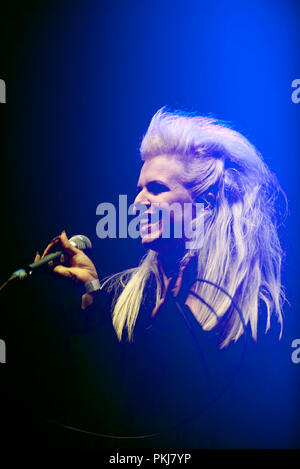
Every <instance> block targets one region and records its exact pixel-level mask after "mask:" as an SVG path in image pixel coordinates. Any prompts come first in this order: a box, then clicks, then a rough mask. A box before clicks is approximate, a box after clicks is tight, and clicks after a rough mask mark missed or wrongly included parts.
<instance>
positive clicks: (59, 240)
mask: <svg viewBox="0 0 300 469" xmlns="http://www.w3.org/2000/svg"><path fill="white" fill-rule="evenodd" d="M58 245H60V247H62V248H63V251H64V252H65V253H66V254H68V256H70V257H72V256H74V254H77V253H78V251H79V249H77V248H75V247H74V246H72V244H71V243H70V241H69V240H68V237H67V235H66V232H65V230H64V231H63V232H62V233H61V234H60V235H59V236H56V237H55V238H53V240H52V241H51V243H50V244H48V246H47V247H46V249H45V251H44V252H43V255H42V257H45V256H47V254H49V253H50V252H51V251H53V249H54V248H55V247H56V246H58Z"/></svg>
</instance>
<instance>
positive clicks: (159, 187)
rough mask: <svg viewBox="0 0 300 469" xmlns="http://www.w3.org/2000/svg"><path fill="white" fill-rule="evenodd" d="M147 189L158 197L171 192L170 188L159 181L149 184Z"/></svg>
mask: <svg viewBox="0 0 300 469" xmlns="http://www.w3.org/2000/svg"><path fill="white" fill-rule="evenodd" d="M147 189H148V191H149V192H151V194H154V195H157V194H161V193H162V192H167V191H169V190H170V189H169V187H168V186H166V185H165V184H163V183H161V182H158V181H151V182H149V183H148V184H147Z"/></svg>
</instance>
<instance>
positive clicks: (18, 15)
mask: <svg viewBox="0 0 300 469" xmlns="http://www.w3.org/2000/svg"><path fill="white" fill-rule="evenodd" d="M299 21H300V20H299V4H298V2H293V1H291V0H289V1H286V0H285V1H284V0H282V1H281V0H279V1H267V0H266V1H251V2H250V1H245V2H239V1H234V0H229V1H221V0H220V1H216V2H212V3H209V2H204V1H196V0H188V1H184V2H183V1H180V0H173V1H171V0H165V1H163V2H161V1H156V0H152V1H148V0H145V1H136V0H130V1H126V2H125V1H122V0H116V1H107V2H101V1H93V0H90V1H88V2H84V1H79V0H75V1H69V2H68V1H47V0H44V1H43V2H40V1H32V0H31V1H27V2H15V1H12V2H10V3H9V6H6V9H4V6H3V5H2V6H1V28H0V40H1V47H0V54H1V56H0V78H1V79H4V80H5V82H6V87H7V103H6V104H0V117H1V142H0V144H1V200H2V213H1V246H2V250H1V252H2V254H1V265H0V273H1V276H0V277H1V279H2V281H4V280H5V279H6V278H7V277H8V276H9V274H10V273H11V272H12V271H14V270H15V269H16V268H18V267H21V266H22V265H23V264H26V263H28V262H29V261H31V260H32V259H33V257H34V255H35V251H36V250H37V249H38V250H40V251H42V250H43V247H44V246H45V245H46V244H47V243H48V241H49V240H50V239H51V238H52V237H53V236H55V235H56V234H58V233H60V232H61V231H62V230H63V229H66V231H67V234H69V235H72V234H76V233H83V234H86V235H88V236H89V237H90V238H91V240H92V242H93V245H94V250H93V259H94V260H95V263H96V264H97V266H98V269H99V272H100V274H102V275H107V274H110V273H113V272H116V271H119V270H122V269H124V268H126V267H128V266H134V265H136V263H137V262H138V260H139V259H140V257H141V255H142V254H143V249H142V248H141V246H140V245H139V242H138V241H135V240H131V239H125V240H114V239H106V240H99V239H98V238H97V236H96V223H97V220H98V218H97V217H96V207H97V205H98V204H99V203H101V202H113V203H117V201H118V195H119V194H128V200H129V201H132V200H133V198H134V194H135V186H136V181H137V177H138V173H139V168H140V162H139V151H138V149H139V144H140V141H141V137H142V135H143V133H144V132H145V131H146V129H147V126H148V124H149V121H150V119H151V117H152V115H153V114H154V112H156V111H157V110H158V109H159V108H160V107H162V106H165V105H167V106H169V107H170V108H171V109H183V110H186V111H197V112H199V113H201V114H203V115H212V116H214V117H217V118H220V119H222V120H225V121H229V122H230V123H231V124H232V125H233V127H234V128H236V129H237V130H238V131H241V132H242V133H243V134H245V135H246V136H247V137H248V138H249V139H250V141H252V142H253V143H254V144H255V145H256V146H257V148H258V149H259V150H260V151H261V152H262V154H263V156H264V158H265V160H266V161H267V163H268V164H269V166H270V167H271V169H272V170H273V171H274V172H275V173H276V174H277V175H278V178H279V181H280V183H281V185H282V187H283V189H284V190H285V191H286V194H287V198H288V202H289V214H288V217H287V219H286V221H285V222H284V226H283V227H282V228H281V229H280V237H281V240H282V243H283V247H284V250H285V251H286V259H285V263H284V267H283V282H284V284H285V286H286V292H287V297H288V299H289V302H290V305H288V304H287V305H286V307H285V316H286V317H287V318H288V320H289V328H287V330H286V332H285V334H284V337H283V340H284V341H285V345H286V348H285V350H286V354H285V356H284V357H282V363H274V373H278V372H280V370H281V369H282V370H283V371H284V376H285V375H286V374H287V375H288V376H289V379H290V380H291V385H290V386H291V389H294V390H295V394H294V399H292V401H291V402H285V403H281V405H285V406H286V411H287V414H288V415H291V440H290V441H291V446H295V444H296V443H295V438H293V437H292V436H293V435H296V433H297V431H298V430H297V428H296V421H295V420H293V418H294V417H292V416H295V415H298V414H299V404H298V403H297V395H296V386H297V384H299V373H300V364H298V365H297V364H293V363H292V362H291V358H290V357H291V353H292V348H291V341H292V340H293V339H295V338H300V327H299V310H300V296H299V287H298V286H299V280H298V279H299V275H298V274H299V269H298V264H299V258H300V251H299V242H298V240H299V217H298V203H299V151H300V140H299V123H300V103H299V104H295V103H293V102H292V100H291V94H292V91H293V89H292V88H291V83H292V81H293V80H294V79H296V78H300V77H299V74H300V71H299V63H300V61H299V58H300V57H299V54H300V53H299V50H300V49H299V35H300V33H299ZM12 295H13V296H16V297H17V299H18V301H19V314H22V315H26V314H27V313H28V311H30V309H31V308H32V305H31V304H30V302H28V301H27V300H26V299H25V297H24V296H22V295H23V293H22V289H20V287H16V290H9V293H6V294H4V293H3V295H2V298H3V302H2V306H1V314H2V315H7V314H11V311H10V306H9V304H10V298H11V296H12ZM14 314H16V313H14ZM17 323H18V317H17V315H16V324H17ZM28 340H29V339H28ZM7 353H8V357H9V348H8V351H7ZM0 366H1V369H0V371H1V372H2V376H4V374H3V373H5V372H4V367H7V368H8V367H9V366H10V364H9V360H8V362H7V363H6V364H5V365H0ZM4 379H5V378H4Z"/></svg>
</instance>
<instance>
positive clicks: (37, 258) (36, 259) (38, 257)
mask: <svg viewBox="0 0 300 469" xmlns="http://www.w3.org/2000/svg"><path fill="white" fill-rule="evenodd" d="M40 258H41V256H40V253H39V252H38V251H37V252H36V255H35V258H34V261H33V262H37V261H39V260H40Z"/></svg>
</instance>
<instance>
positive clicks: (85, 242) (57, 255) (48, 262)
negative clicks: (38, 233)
mask: <svg viewBox="0 0 300 469" xmlns="http://www.w3.org/2000/svg"><path fill="white" fill-rule="evenodd" d="M69 241H70V243H71V244H72V246H74V247H75V248H77V249H80V250H81V251H88V250H89V249H91V248H92V243H91V241H90V240H89V238H87V237H86V236H84V235H75V236H72V238H70V240H69ZM67 259H68V255H67V254H66V253H64V252H63V251H56V252H52V253H51V254H48V255H47V256H45V257H43V258H42V259H39V260H38V261H36V262H33V263H32V264H29V265H28V266H27V267H24V268H23V269H19V270H16V271H15V272H14V273H13V274H12V275H11V276H10V277H9V279H8V282H9V281H10V280H14V279H19V280H23V279H25V278H27V277H28V276H29V275H32V274H33V273H34V272H38V271H39V270H41V269H42V268H45V267H46V268H53V267H55V266H56V265H58V264H63V263H64V262H66V260H67Z"/></svg>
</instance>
